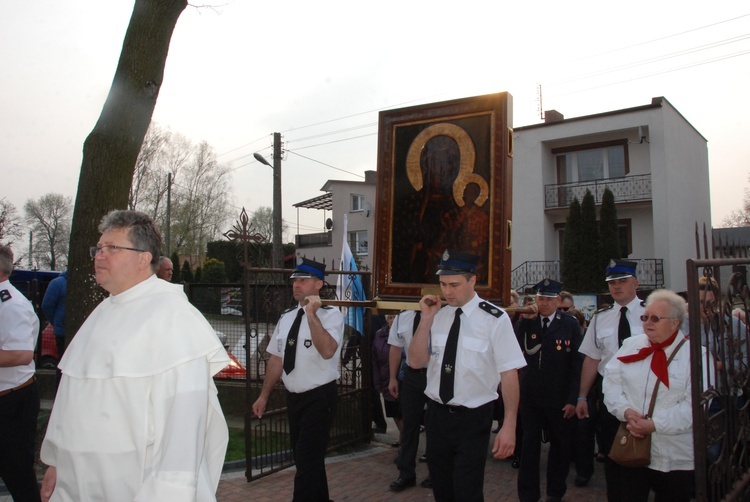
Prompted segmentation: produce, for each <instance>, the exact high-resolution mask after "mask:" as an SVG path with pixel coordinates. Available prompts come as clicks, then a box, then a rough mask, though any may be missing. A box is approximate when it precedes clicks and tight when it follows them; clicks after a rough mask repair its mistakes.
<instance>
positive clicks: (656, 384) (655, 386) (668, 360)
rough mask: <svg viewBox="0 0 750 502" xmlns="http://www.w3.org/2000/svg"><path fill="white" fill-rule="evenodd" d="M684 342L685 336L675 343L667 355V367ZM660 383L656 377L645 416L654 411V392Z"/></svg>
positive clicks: (649, 415)
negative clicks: (675, 345)
mask: <svg viewBox="0 0 750 502" xmlns="http://www.w3.org/2000/svg"><path fill="white" fill-rule="evenodd" d="M685 342H687V337H684V338H683V339H682V340H680V343H678V344H677V347H675V349H674V350H673V351H672V353H671V354H670V355H669V359H667V367H669V363H671V362H672V359H674V356H675V355H676V354H677V351H678V350H680V347H682V346H683V345H684V344H685ZM660 383H661V380H659V379H658V378H657V379H656V383H655V384H654V392H652V393H651V404H649V405H648V414H647V415H646V417H651V415H652V414H653V413H654V406H655V405H656V393H657V391H658V390H659V384H660Z"/></svg>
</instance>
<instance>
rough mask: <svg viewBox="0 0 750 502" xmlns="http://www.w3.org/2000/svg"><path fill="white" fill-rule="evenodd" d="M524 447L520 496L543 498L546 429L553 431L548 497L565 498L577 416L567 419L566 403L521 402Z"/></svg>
mask: <svg viewBox="0 0 750 502" xmlns="http://www.w3.org/2000/svg"><path fill="white" fill-rule="evenodd" d="M521 420H522V421H523V448H521V467H520V469H519V471H518V498H519V499H520V500H521V501H522V502H525V501H533V502H536V501H537V500H539V498H540V497H541V489H540V486H539V477H540V476H539V459H540V457H541V451H542V429H544V428H546V430H547V432H548V433H549V443H550V446H549V454H548V457H547V496H550V497H559V498H562V497H563V495H565V492H566V490H567V485H566V483H565V480H566V478H567V477H568V472H569V471H570V444H571V441H572V437H573V433H574V431H575V422H574V420H573V419H565V418H563V412H562V406H537V405H535V404H533V403H526V404H524V402H523V399H522V401H521Z"/></svg>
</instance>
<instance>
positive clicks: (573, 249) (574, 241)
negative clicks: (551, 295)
mask: <svg viewBox="0 0 750 502" xmlns="http://www.w3.org/2000/svg"><path fill="white" fill-rule="evenodd" d="M580 255H581V203H580V202H578V197H575V198H574V199H573V202H571V203H570V208H569V209H568V218H567V220H566V222H565V235H564V237H563V256H562V263H561V264H560V267H561V271H560V275H561V278H562V282H563V284H564V285H565V289H567V290H568V291H577V290H579V289H580V288H579V281H580V278H581V269H580V267H579V264H580V262H579V259H578V258H579V256H580Z"/></svg>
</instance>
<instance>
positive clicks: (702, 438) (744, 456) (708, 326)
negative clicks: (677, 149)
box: [687, 229, 750, 501]
mask: <svg viewBox="0 0 750 502" xmlns="http://www.w3.org/2000/svg"><path fill="white" fill-rule="evenodd" d="M703 233H704V235H703V244H704V253H703V254H704V256H706V257H708V256H709V254H710V255H711V256H712V258H711V259H708V258H706V259H697V260H688V261H687V278H688V314H689V332H690V333H691V335H693V334H695V333H698V334H700V336H690V356H691V364H692V367H693V368H694V371H693V372H692V381H691V384H692V399H693V437H694V449H695V484H696V486H695V495H696V500H699V501H703V500H711V501H716V500H750V417H749V416H748V412H749V411H750V405H749V402H750V399H748V393H749V392H750V370H749V369H748V354H750V336H748V328H747V323H746V322H743V321H742V320H741V319H740V318H744V319H746V314H747V310H748V305H750V290H748V286H747V267H748V266H749V265H750V259H749V258H748V252H747V245H745V246H739V245H735V246H727V245H724V244H723V243H720V245H719V246H715V245H713V243H712V246H711V249H710V253H709V249H708V245H707V242H708V238H707V236H706V231H705V229H704V232H703ZM696 242H697V243H698V242H699V237H698V231H697V229H696ZM696 247H698V256H699V257H700V254H701V253H700V245H699V244H698V245H697V246H696ZM716 254H719V255H720V257H716ZM728 256H729V257H728ZM701 277H705V279H704V280H703V282H704V284H703V286H701V285H699V280H700V278H701ZM701 288H703V290H704V300H705V301H703V302H701V299H700V296H701V294H700V293H701V291H700V290H701ZM711 296H713V298H714V299H715V301H711ZM702 346H704V347H706V348H708V349H709V350H708V351H707V352H708V354H707V356H706V357H705V358H704V357H703V356H702V350H701V347H702Z"/></svg>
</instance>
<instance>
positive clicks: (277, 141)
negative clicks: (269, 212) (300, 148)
mask: <svg viewBox="0 0 750 502" xmlns="http://www.w3.org/2000/svg"><path fill="white" fill-rule="evenodd" d="M253 157H255V160H257V161H258V162H260V163H261V164H264V165H267V166H268V167H270V168H272V169H273V240H272V251H271V266H272V267H273V268H282V266H283V263H282V261H281V133H278V132H275V133H273V165H271V163H269V162H268V161H267V160H266V159H265V158H264V157H263V156H262V155H261V154H259V153H257V152H256V153H254V154H253Z"/></svg>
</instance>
